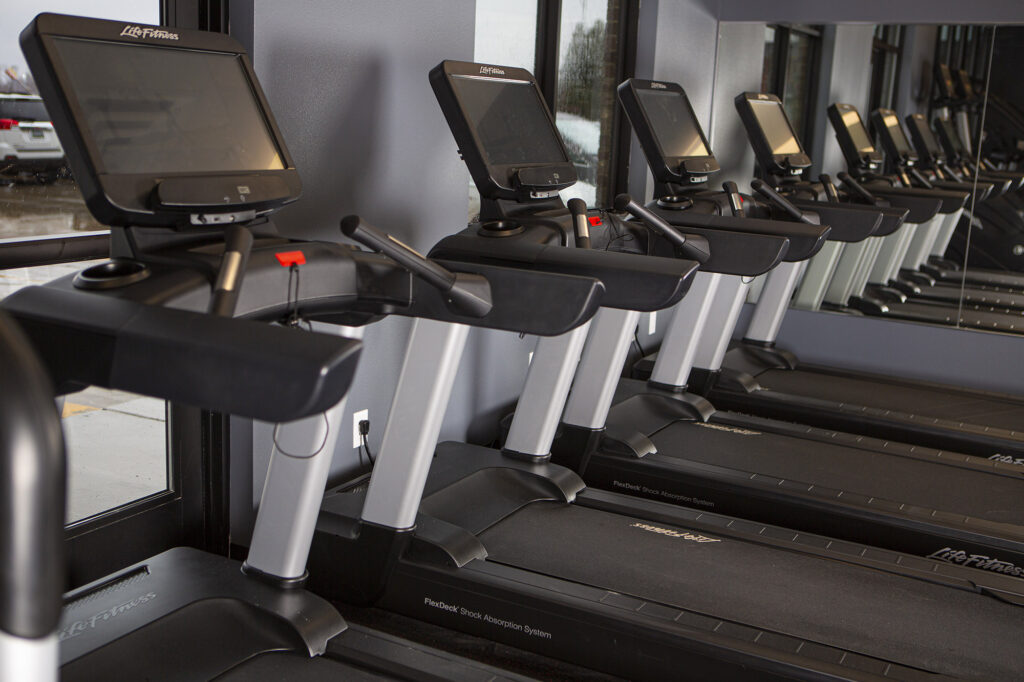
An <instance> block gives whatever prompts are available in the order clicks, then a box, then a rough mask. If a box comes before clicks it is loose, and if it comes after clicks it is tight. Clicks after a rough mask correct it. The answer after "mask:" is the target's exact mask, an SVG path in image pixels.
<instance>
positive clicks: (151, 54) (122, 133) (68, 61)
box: [54, 38, 285, 175]
mask: <svg viewBox="0 0 1024 682" xmlns="http://www.w3.org/2000/svg"><path fill="white" fill-rule="evenodd" d="M54 44H55V46H56V48H57V51H58V52H59V54H60V56H61V59H62V61H63V66H64V68H65V69H66V70H67V72H68V76H69V79H68V82H69V83H70V89H71V92H72V94H73V96H74V99H75V100H76V103H77V105H78V107H79V109H80V111H81V113H82V115H83V116H84V121H83V123H84V125H85V127H86V129H87V132H88V134H89V135H90V136H91V137H92V141H93V144H94V145H95V146H96V148H97V150H98V152H99V155H100V159H99V161H100V162H101V163H102V164H103V171H104V172H106V173H111V174H131V173H145V174H148V175H152V174H154V173H209V172H220V171H260V170H277V169H283V168H284V167H285V166H284V162H283V159H282V157H281V153H280V151H279V149H278V146H277V144H276V143H275V142H274V138H273V136H272V135H271V132H270V128H269V127H268V125H267V121H266V119H265V118H264V116H263V113H262V111H261V108H260V106H259V103H258V102H257V100H256V96H255V94H254V93H253V91H252V87H251V86H250V84H249V79H248V77H247V75H246V72H245V69H244V67H243V65H242V62H241V58H240V57H238V56H237V55H234V54H225V53H220V52H201V51H198V50H182V49H174V48H163V47H151V46H143V45H122V44H118V43H105V42H99V41H91V40H79V39H72V38H56V39H55V40H54Z"/></svg>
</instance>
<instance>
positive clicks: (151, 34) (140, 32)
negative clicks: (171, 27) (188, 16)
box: [121, 24, 178, 40]
mask: <svg viewBox="0 0 1024 682" xmlns="http://www.w3.org/2000/svg"><path fill="white" fill-rule="evenodd" d="M121 35H123V36H124V37H126V38H163V39H164V40H177V39H178V34H177V33H171V32H170V31H165V30H163V29H162V28H153V27H151V26H136V25H134V24H128V25H127V26H125V27H124V29H123V30H122V31H121Z"/></svg>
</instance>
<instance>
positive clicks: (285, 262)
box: [274, 251, 306, 268]
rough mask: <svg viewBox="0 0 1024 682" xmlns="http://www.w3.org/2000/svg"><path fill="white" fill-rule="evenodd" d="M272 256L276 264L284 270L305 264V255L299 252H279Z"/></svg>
mask: <svg viewBox="0 0 1024 682" xmlns="http://www.w3.org/2000/svg"><path fill="white" fill-rule="evenodd" d="M274 255H275V256H276V257H277V262H278V263H280V264H281V267H284V268H290V267H291V266H293V265H305V264H306V254H304V253H302V252H301V251H281V252H280V253H275V254H274Z"/></svg>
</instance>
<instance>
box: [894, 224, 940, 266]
mask: <svg viewBox="0 0 1024 682" xmlns="http://www.w3.org/2000/svg"><path fill="white" fill-rule="evenodd" d="M945 219H946V216H945V215H943V214H941V213H938V214H936V215H935V216H934V217H933V218H932V219H931V220H929V221H928V222H927V223H925V224H923V225H921V226H920V227H919V228H918V229H917V232H915V233H914V238H913V240H911V242H910V246H909V247H907V253H906V255H904V256H903V262H902V263H900V269H903V270H916V269H917V268H918V267H919V266H920V265H921V263H923V262H924V261H925V259H926V258H927V257H928V254H929V252H931V250H932V244H934V243H935V239H936V238H937V237H938V232H939V230H940V229H942V224H943V223H944V222H945Z"/></svg>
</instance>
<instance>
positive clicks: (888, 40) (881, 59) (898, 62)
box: [868, 24, 905, 111]
mask: <svg viewBox="0 0 1024 682" xmlns="http://www.w3.org/2000/svg"><path fill="white" fill-rule="evenodd" d="M878 28H881V29H882V37H881V38H879V37H878V36H877V35H875V36H874V37H873V38H872V43H871V84H870V86H869V89H868V97H869V101H870V105H869V107H868V110H869V111H874V110H875V109H878V108H879V107H885V108H886V109H892V108H893V106H894V105H895V103H896V97H897V95H898V94H899V90H900V71H901V67H902V65H903V38H904V36H905V32H904V30H903V26H902V25H900V24H879V25H878ZM876 33H877V28H876ZM890 58H891V59H893V60H895V61H894V62H893V63H892V71H891V73H892V83H891V87H890V88H889V98H888V99H886V98H884V97H883V93H884V92H885V90H886V85H887V83H886V74H887V73H889V70H888V69H887V66H888V65H889V59H890Z"/></svg>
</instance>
